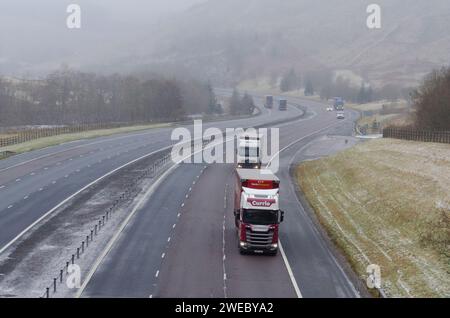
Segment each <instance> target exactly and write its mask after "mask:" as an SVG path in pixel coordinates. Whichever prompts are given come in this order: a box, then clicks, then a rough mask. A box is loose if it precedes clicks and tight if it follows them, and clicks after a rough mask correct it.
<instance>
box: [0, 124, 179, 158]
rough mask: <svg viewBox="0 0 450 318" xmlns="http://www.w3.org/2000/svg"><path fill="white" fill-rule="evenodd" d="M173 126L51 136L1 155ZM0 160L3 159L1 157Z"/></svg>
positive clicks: (15, 147) (5, 148)
mask: <svg viewBox="0 0 450 318" xmlns="http://www.w3.org/2000/svg"><path fill="white" fill-rule="evenodd" d="M170 125H171V124H166V123H162V124H151V125H138V126H128V127H120V128H112V129H98V130H90V131H84V132H80V133H73V134H62V135H58V136H50V137H45V138H39V139H35V140H31V141H27V142H24V143H20V144H17V145H11V146H7V147H2V148H0V153H2V152H5V151H10V152H13V153H14V154H19V153H24V152H28V151H32V150H36V149H41V148H46V147H50V146H55V145H59V144H62V143H65V142H70V141H75V140H80V139H91V138H96V137H103V136H109V135H114V134H119V133H128V132H134V131H140V130H146V129H154V128H162V127H169V126H170ZM0 159H2V158H1V157H0Z"/></svg>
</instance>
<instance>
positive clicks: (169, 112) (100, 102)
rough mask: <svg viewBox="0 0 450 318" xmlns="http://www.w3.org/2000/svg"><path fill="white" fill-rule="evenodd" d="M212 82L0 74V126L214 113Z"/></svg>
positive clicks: (62, 73) (163, 118)
mask: <svg viewBox="0 0 450 318" xmlns="http://www.w3.org/2000/svg"><path fill="white" fill-rule="evenodd" d="M215 100H216V98H215V96H214V92H213V90H212V87H211V85H209V84H205V83H200V82H194V81H190V82H182V81H177V80H175V79H164V78H158V77H155V78H150V79H141V78H137V77H134V76H122V75H117V74H115V75H108V76H105V75H97V74H92V73H82V72H78V71H73V70H70V69H62V70H58V71H56V72H53V73H51V74H49V75H48V76H47V77H46V78H44V79H42V80H11V79H5V78H0V125H1V126H19V125H66V124H89V123H111V122H129V123H137V122H158V121H167V120H170V121H177V120H182V119H184V118H185V116H186V115H188V114H192V113H214V112H218V109H217V108H215V107H212V106H211V104H212V103H215Z"/></svg>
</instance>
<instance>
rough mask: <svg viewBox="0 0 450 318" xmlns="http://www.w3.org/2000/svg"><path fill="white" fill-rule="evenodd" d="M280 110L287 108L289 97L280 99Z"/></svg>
mask: <svg viewBox="0 0 450 318" xmlns="http://www.w3.org/2000/svg"><path fill="white" fill-rule="evenodd" d="M278 110H281V111H285V110H287V99H280V101H279V104H278Z"/></svg>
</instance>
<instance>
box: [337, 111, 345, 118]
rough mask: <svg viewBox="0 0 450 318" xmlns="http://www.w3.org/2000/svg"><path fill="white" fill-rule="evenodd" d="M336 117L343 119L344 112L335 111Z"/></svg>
mask: <svg viewBox="0 0 450 318" xmlns="http://www.w3.org/2000/svg"><path fill="white" fill-rule="evenodd" d="M336 118H337V119H344V118H345V114H344V112H337V114H336Z"/></svg>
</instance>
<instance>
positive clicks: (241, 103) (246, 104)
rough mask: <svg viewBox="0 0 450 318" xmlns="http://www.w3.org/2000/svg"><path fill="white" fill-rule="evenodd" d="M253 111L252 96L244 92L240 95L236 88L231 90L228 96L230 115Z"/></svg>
mask: <svg viewBox="0 0 450 318" xmlns="http://www.w3.org/2000/svg"><path fill="white" fill-rule="evenodd" d="M254 111H255V103H254V101H253V98H252V97H251V96H250V95H249V94H247V93H245V94H244V96H242V97H241V95H240V94H239V92H238V91H237V90H234V91H233V94H232V95H231V98H230V114H231V115H251V114H253V112H254Z"/></svg>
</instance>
